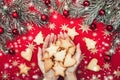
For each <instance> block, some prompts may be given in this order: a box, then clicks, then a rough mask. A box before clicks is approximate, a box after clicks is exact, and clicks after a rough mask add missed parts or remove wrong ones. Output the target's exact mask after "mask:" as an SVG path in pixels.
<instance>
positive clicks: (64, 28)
mask: <svg viewBox="0 0 120 80" xmlns="http://www.w3.org/2000/svg"><path fill="white" fill-rule="evenodd" d="M60 28H61V30H63V31H66V30H67V28H68V24H62V25H61V27H60Z"/></svg>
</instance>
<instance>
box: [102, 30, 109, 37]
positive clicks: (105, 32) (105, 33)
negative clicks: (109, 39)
mask: <svg viewBox="0 0 120 80" xmlns="http://www.w3.org/2000/svg"><path fill="white" fill-rule="evenodd" d="M103 33H104V36H110V35H111V33H110V32H108V31H107V30H105V31H103Z"/></svg>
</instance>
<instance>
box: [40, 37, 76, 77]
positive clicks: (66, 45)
mask: <svg viewBox="0 0 120 80" xmlns="http://www.w3.org/2000/svg"><path fill="white" fill-rule="evenodd" d="M75 51H76V46H75V44H74V43H73V41H72V40H71V39H70V38H66V39H62V38H58V39H57V40H56V42H54V43H51V44H50V46H49V47H48V48H46V49H45V52H44V53H43V57H42V60H43V61H44V68H45V72H46V73H47V72H48V71H50V70H51V69H52V70H54V72H55V76H63V77H64V76H65V71H66V70H67V68H69V67H72V66H74V65H75V64H76V63H77V61H76V59H75V58H74V57H73V56H74V55H75Z"/></svg>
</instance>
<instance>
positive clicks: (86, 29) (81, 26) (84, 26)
mask: <svg viewBox="0 0 120 80" xmlns="http://www.w3.org/2000/svg"><path fill="white" fill-rule="evenodd" d="M79 26H80V28H79V29H80V30H82V33H84V32H86V33H88V31H89V30H90V29H89V26H87V25H81V24H79Z"/></svg>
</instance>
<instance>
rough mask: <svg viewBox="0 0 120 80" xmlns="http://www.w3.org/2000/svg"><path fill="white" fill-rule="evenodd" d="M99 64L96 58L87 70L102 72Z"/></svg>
mask: <svg viewBox="0 0 120 80" xmlns="http://www.w3.org/2000/svg"><path fill="white" fill-rule="evenodd" d="M97 63H98V60H97V59H96V58H93V59H92V60H91V61H90V62H89V64H88V66H87V69H89V70H91V71H95V72H98V71H100V66H99V65H98V64H97Z"/></svg>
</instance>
